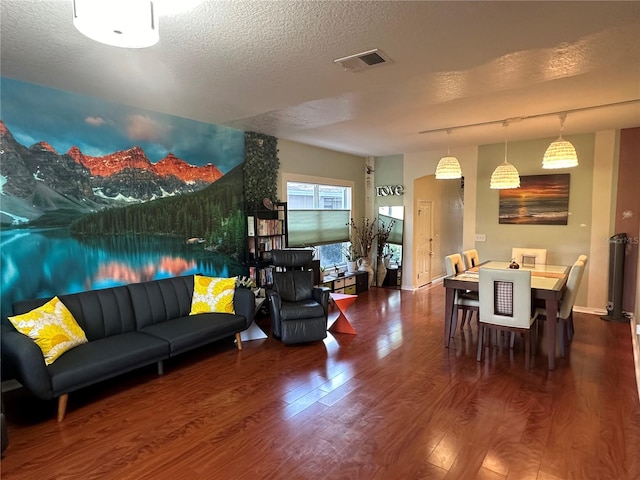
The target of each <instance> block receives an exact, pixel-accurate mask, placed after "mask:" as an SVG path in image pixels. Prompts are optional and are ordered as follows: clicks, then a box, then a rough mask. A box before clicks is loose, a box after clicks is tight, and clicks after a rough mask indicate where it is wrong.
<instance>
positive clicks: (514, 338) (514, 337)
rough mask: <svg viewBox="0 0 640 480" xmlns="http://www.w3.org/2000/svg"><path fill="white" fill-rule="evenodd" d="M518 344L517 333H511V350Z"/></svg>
mask: <svg viewBox="0 0 640 480" xmlns="http://www.w3.org/2000/svg"><path fill="white" fill-rule="evenodd" d="M515 344H516V332H511V334H510V335H509V348H510V349H511V350H513V346H514V345H515Z"/></svg>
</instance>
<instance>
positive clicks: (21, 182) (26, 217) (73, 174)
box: [0, 120, 223, 225]
mask: <svg viewBox="0 0 640 480" xmlns="http://www.w3.org/2000/svg"><path fill="white" fill-rule="evenodd" d="M0 141H1V144H2V158H1V161H0V193H1V195H2V205H1V207H0V223H2V224H4V225H16V224H22V223H29V222H32V221H34V220H37V219H39V218H41V217H42V216H43V215H44V214H45V213H47V212H52V211H60V210H66V211H69V212H76V213H77V214H82V213H87V212H90V211H96V210H100V209H101V208H104V207H105V206H109V205H113V204H114V203H130V202H135V203H139V202H146V201H149V200H155V199H157V198H162V197H169V196H176V195H182V194H185V193H190V192H195V191H198V190H202V189H203V188H205V187H207V186H208V185H210V184H212V183H213V182H215V181H216V180H218V179H219V178H221V177H222V176H223V175H222V172H220V170H219V169H218V168H217V167H216V166H215V165H212V164H208V165H204V166H194V165H191V164H189V163H187V162H185V161H184V160H181V159H180V158H178V157H176V156H175V155H173V154H171V153H169V154H168V155H167V156H165V158H163V159H162V160H160V161H159V162H157V163H155V164H154V163H151V162H150V160H149V158H148V157H147V155H146V154H145V152H144V151H143V150H142V148H140V147H137V146H134V147H132V148H130V149H127V150H122V151H117V152H113V153H111V154H108V155H104V156H99V157H94V156H89V155H85V154H83V153H82V151H81V150H80V149H79V148H78V147H76V146H74V147H71V148H70V149H69V150H68V151H67V153H64V154H60V153H58V152H56V150H55V149H54V148H53V147H52V146H51V145H49V144H48V143H47V142H46V141H40V142H38V143H35V144H34V145H32V146H30V147H25V146H24V145H22V144H20V143H19V142H18V141H17V140H15V138H14V137H13V135H12V134H11V132H10V131H9V129H8V128H7V127H6V125H5V124H4V122H3V121H2V120H0Z"/></svg>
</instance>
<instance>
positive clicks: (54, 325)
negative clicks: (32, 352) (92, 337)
mask: <svg viewBox="0 0 640 480" xmlns="http://www.w3.org/2000/svg"><path fill="white" fill-rule="evenodd" d="M9 320H10V321H11V323H12V324H13V326H14V327H16V330H18V331H19V332H20V333H22V334H24V335H26V336H28V337H29V338H31V339H32V340H33V341H34V342H36V344H37V345H38V346H39V347H40V350H42V354H43V355H44V362H45V363H46V364H47V365H51V364H52V363H53V362H54V361H55V360H56V359H57V358H58V357H59V356H60V355H62V354H63V353H64V352H66V351H68V350H71V349H72V348H73V347H77V346H78V345H81V344H83V343H87V337H86V335H85V334H84V331H83V330H82V328H80V325H78V322H76V319H75V318H73V315H72V314H71V312H70V311H69V309H68V308H67V307H65V305H64V303H62V302H61V301H60V299H59V298H58V297H53V298H52V299H51V300H49V301H48V302H47V303H45V304H44V305H42V306H41V307H38V308H35V309H33V310H31V311H30V312H27V313H23V314H22V315H15V316H13V317H9Z"/></svg>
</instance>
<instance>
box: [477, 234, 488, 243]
mask: <svg viewBox="0 0 640 480" xmlns="http://www.w3.org/2000/svg"><path fill="white" fill-rule="evenodd" d="M486 241H487V236H486V235H485V234H484V233H476V242H486Z"/></svg>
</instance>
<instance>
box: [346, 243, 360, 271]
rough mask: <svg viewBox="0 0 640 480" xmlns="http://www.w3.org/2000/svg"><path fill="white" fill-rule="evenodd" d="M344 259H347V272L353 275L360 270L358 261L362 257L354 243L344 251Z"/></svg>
mask: <svg viewBox="0 0 640 480" xmlns="http://www.w3.org/2000/svg"><path fill="white" fill-rule="evenodd" d="M342 253H343V255H344V257H345V258H346V259H347V272H349V273H353V272H355V271H356V270H358V259H359V258H360V255H359V254H358V251H357V250H356V247H355V245H354V244H353V243H349V246H348V247H347V248H344V249H342Z"/></svg>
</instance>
